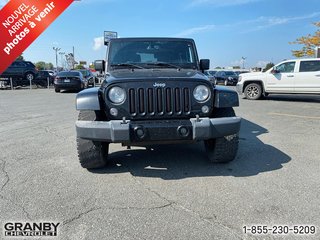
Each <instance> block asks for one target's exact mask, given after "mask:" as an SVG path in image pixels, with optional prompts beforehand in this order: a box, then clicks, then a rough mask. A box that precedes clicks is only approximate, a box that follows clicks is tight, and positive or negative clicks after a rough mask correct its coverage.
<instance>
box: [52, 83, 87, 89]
mask: <svg viewBox="0 0 320 240" xmlns="http://www.w3.org/2000/svg"><path fill="white" fill-rule="evenodd" d="M81 86H82V83H81V82H79V83H78V82H77V83H55V84H54V87H55V88H57V89H61V90H78V89H81Z"/></svg>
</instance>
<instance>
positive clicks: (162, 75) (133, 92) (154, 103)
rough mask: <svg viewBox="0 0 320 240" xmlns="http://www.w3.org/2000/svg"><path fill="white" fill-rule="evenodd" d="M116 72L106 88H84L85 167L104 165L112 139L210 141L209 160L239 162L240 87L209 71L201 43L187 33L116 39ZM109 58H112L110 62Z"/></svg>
mask: <svg viewBox="0 0 320 240" xmlns="http://www.w3.org/2000/svg"><path fill="white" fill-rule="evenodd" d="M107 43H108V54H107V59H106V60H107V61H104V60H99V61H95V67H96V70H97V71H102V72H105V71H106V72H108V74H107V75H106V79H105V80H104V81H103V83H102V84H101V87H100V88H90V89H86V90H84V91H81V92H79V93H78V94H77V97H76V108H77V110H79V116H78V121H77V122H76V130H77V151H78V157H79V161H80V164H81V166H82V167H84V168H89V169H90V168H99V167H103V166H104V165H105V164H106V162H107V161H108V149H109V144H111V143H122V145H123V146H150V145H152V144H177V143H181V144H184V143H196V142H198V141H204V143H205V148H206V151H207V156H208V160H210V161H211V162H213V163H226V162H230V161H232V160H233V159H234V158H235V157H236V154H237V149H238V143H239V130H240V122H241V118H239V117H236V116H235V112H234V110H233V107H236V106H238V105H239V100H238V94H237V93H236V92H235V91H233V90H231V89H226V88H223V87H219V86H214V84H212V83H211V82H210V81H209V80H208V78H207V77H206V76H204V75H203V74H202V73H203V71H205V70H207V69H209V64H210V62H209V60H208V59H201V60H198V56H197V50H196V46H195V43H194V41H193V40H192V39H184V38H117V39H110V40H108V42H107ZM106 62H107V64H106Z"/></svg>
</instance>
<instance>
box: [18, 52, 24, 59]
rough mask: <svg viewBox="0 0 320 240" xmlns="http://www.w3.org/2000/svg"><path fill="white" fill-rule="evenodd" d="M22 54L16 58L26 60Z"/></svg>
mask: <svg viewBox="0 0 320 240" xmlns="http://www.w3.org/2000/svg"><path fill="white" fill-rule="evenodd" d="M22 54H23V53H22ZM22 54H21V55H20V56H18V57H17V59H16V60H21V61H24V57H23V56H22Z"/></svg>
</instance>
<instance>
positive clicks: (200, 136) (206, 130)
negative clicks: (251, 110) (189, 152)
mask: <svg viewBox="0 0 320 240" xmlns="http://www.w3.org/2000/svg"><path fill="white" fill-rule="evenodd" d="M240 122H241V118H240V117H226V118H199V119H196V118H191V119H190V120H181V121H178V120H176V121H170V120H166V121H163V120H155V121H152V122H151V121H149V122H147V121H146V122H144V121H139V122H135V121H128V120H112V121H77V122H76V131H77V137H79V138H83V139H88V140H93V141H106V142H112V143H137V142H140V143H144V142H166V141H167V142H169V141H183V140H188V141H198V140H206V139H212V138H219V137H223V136H229V135H233V134H236V133H238V132H239V130H240Z"/></svg>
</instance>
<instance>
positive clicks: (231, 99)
mask: <svg viewBox="0 0 320 240" xmlns="http://www.w3.org/2000/svg"><path fill="white" fill-rule="evenodd" d="M238 106H239V96H238V93H237V92H236V91H234V90H231V89H229V88H226V87H221V86H216V88H215V94H214V107H216V108H227V107H238Z"/></svg>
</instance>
